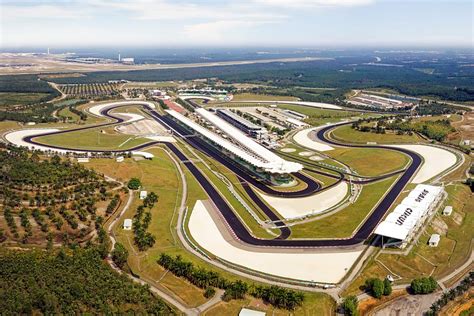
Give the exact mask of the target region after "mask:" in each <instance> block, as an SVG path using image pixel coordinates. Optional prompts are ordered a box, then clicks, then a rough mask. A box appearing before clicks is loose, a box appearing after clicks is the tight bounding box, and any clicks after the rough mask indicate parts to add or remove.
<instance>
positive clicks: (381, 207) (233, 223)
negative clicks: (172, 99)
mask: <svg viewBox="0 0 474 316" xmlns="http://www.w3.org/2000/svg"><path fill="white" fill-rule="evenodd" d="M114 108H116V107H114ZM145 108H147V110H148V111H149V113H150V114H151V116H152V117H153V118H154V119H155V120H156V121H158V122H159V123H162V124H163V123H164V124H165V125H168V126H169V127H170V128H172V129H174V128H176V129H175V131H177V132H178V133H180V130H181V131H183V132H185V129H184V128H182V127H181V126H179V125H178V124H177V123H176V122H175V121H173V120H172V119H171V118H170V117H168V116H162V115H160V114H159V113H158V112H156V111H155V110H154V109H152V108H150V107H148V106H145ZM111 110H112V108H107V109H104V110H103V111H102V112H101V114H103V115H105V116H107V117H109V118H112V119H114V120H116V121H115V122H113V123H105V124H101V125H98V126H97V125H96V126H87V127H82V128H78V129H74V130H65V131H56V132H51V133H47V134H41V135H37V136H35V135H32V136H28V137H25V138H24V141H26V142H29V143H31V144H34V145H42V146H48V147H51V148H55V149H61V150H71V151H73V150H74V151H76V149H70V148H64V147H60V146H50V145H44V144H42V143H38V142H36V141H35V140H34V138H35V137H38V136H46V135H53V134H62V133H67V132H71V131H78V130H85V129H89V128H97V127H102V126H108V125H113V124H117V123H122V122H123V121H124V120H123V119H121V118H119V117H115V116H113V115H112V114H110V113H109V112H110V111H111ZM343 124H348V123H341V124H337V125H333V126H328V127H325V128H323V129H321V130H319V131H318V133H317V137H318V138H319V139H320V140H322V141H325V142H327V143H329V144H332V145H336V146H343V147H354V148H382V149H386V150H394V151H399V152H402V153H404V154H406V155H408V156H409V157H410V158H411V159H412V162H411V164H410V165H409V166H408V168H406V169H405V171H404V172H403V174H402V175H401V176H400V177H399V178H398V180H397V181H396V182H395V184H394V185H393V186H392V188H391V189H390V190H389V192H388V193H387V194H386V195H385V196H384V198H383V199H382V200H381V201H380V203H379V204H378V205H377V206H376V207H375V209H374V210H373V212H372V213H371V214H370V215H369V217H368V218H367V220H366V221H365V222H364V223H363V224H362V225H361V227H360V228H359V229H358V230H357V232H356V233H355V234H354V235H353V236H352V237H350V238H343V239H304V240H300V239H286V238H288V236H289V233H288V231H289V229H288V228H286V227H281V231H282V233H281V235H280V236H279V237H277V238H275V239H260V238H256V237H254V236H253V235H252V234H251V233H250V232H249V231H248V230H247V229H246V227H245V226H244V224H243V223H242V222H241V221H240V220H239V218H238V217H237V215H236V214H235V213H234V211H233V210H232V209H231V207H230V206H229V204H228V203H227V201H225V200H224V198H223V197H222V196H221V195H220V194H219V192H218V191H217V190H216V188H215V187H214V186H213V185H212V184H211V183H210V182H209V180H208V179H207V178H206V177H205V176H204V175H203V174H202V173H201V171H200V170H199V169H198V168H197V167H196V166H195V165H194V163H193V162H192V161H190V160H189V159H188V158H187V157H186V156H185V155H184V154H183V153H182V152H181V151H180V150H179V149H178V148H177V147H176V146H175V145H174V144H172V143H164V144H165V145H166V146H167V147H168V148H169V149H170V150H171V151H172V152H173V153H174V154H175V155H176V157H178V159H179V160H180V161H181V162H182V163H183V164H184V165H185V166H186V167H187V168H188V169H189V171H190V172H191V173H192V174H193V176H194V177H195V178H196V180H197V181H198V182H199V184H200V185H201V186H202V188H203V189H204V190H205V191H206V192H207V194H208V196H209V197H210V199H211V200H212V201H213V202H214V204H215V206H216V207H217V209H218V210H219V211H220V213H221V214H222V216H223V218H224V219H225V221H226V222H227V225H228V227H229V228H230V229H231V230H232V231H233V233H234V235H235V236H236V237H237V238H238V239H240V241H242V242H244V243H247V244H249V245H253V246H261V247H282V248H318V247H347V246H355V245H358V244H361V243H363V242H364V241H366V240H367V239H368V238H369V237H370V236H371V234H372V232H373V230H374V229H375V227H376V226H377V224H378V223H379V221H380V220H381V219H382V218H383V216H384V215H385V213H386V212H387V211H388V209H389V208H390V206H391V205H392V204H393V202H394V201H395V199H396V198H397V197H398V195H399V194H400V193H401V191H402V190H403V188H404V187H405V186H406V184H407V183H408V182H409V181H410V179H411V178H412V177H413V175H414V174H415V172H416V171H417V170H418V168H419V167H420V165H421V164H422V159H421V158H420V156H418V155H417V154H415V153H413V152H411V151H409V150H406V149H402V148H392V147H386V146H378V145H352V144H350V145H348V144H342V143H338V142H335V141H333V140H330V139H328V138H327V137H326V133H327V132H328V131H330V130H331V129H333V128H336V127H338V126H340V125H343ZM183 136H184V137H183V138H184V139H185V140H186V141H188V142H189V140H190V139H192V140H193V141H194V140H195V139H198V138H197V137H194V136H189V134H187V133H185V134H184V135H183ZM187 136H188V137H187ZM156 143H160V142H156V141H155V142H150V143H146V144H142V145H139V146H136V147H134V148H130V149H127V150H125V152H127V151H132V150H139V149H143V148H146V147H149V146H150V145H153V144H156ZM190 143H192V144H195V143H194V142H192V141H191V142H190ZM197 145H198V146H199V144H197ZM77 151H84V152H85V150H77ZM87 151H95V152H103V150H87ZM111 152H124V150H120V151H111ZM212 156H213V155H212ZM221 156H222V155H219V157H221ZM221 158H222V157H221ZM225 160H227V159H225ZM231 170H235V169H231ZM238 171H239V172H240V171H241V170H238ZM238 175H239V174H238ZM239 176H242V178H243V179H245V177H246V176H248V174H247V173H244V174H240V175H239ZM248 177H250V176H248ZM250 178H252V177H250ZM245 180H247V179H245ZM254 180H255V179H254ZM244 188H245V186H244ZM306 189H307V188H306ZM312 189H314V188H312ZM250 191H252V192H253V190H251V189H250ZM247 192H249V191H247ZM276 192H278V191H276ZM278 193H283V192H278ZM255 195H256V194H255ZM285 196H286V195H285ZM259 200H260V199H257V200H256V203H257V205H259V202H258V201H259ZM260 202H261V201H260ZM261 203H262V202H261ZM262 204H263V203H262ZM259 206H260V205H259ZM273 216H276V215H275V214H273ZM286 229H288V231H286Z"/></svg>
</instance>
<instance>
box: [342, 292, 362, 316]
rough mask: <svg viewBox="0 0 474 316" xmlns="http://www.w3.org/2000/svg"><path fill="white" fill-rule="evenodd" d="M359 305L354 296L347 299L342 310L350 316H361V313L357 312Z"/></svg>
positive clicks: (343, 302)
mask: <svg viewBox="0 0 474 316" xmlns="http://www.w3.org/2000/svg"><path fill="white" fill-rule="evenodd" d="M358 305H359V302H358V300H357V297H355V296H353V295H351V296H348V297H345V298H344V300H343V301H342V308H343V309H344V314H345V315H349V316H357V315H359V312H358V311H357V307H358Z"/></svg>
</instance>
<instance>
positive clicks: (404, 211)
mask: <svg viewBox="0 0 474 316" xmlns="http://www.w3.org/2000/svg"><path fill="white" fill-rule="evenodd" d="M443 192H444V189H443V188H442V187H439V186H431V185H425V184H419V185H417V186H416V188H415V189H414V190H412V191H411V192H410V194H408V196H407V197H406V198H404V199H403V201H402V203H400V204H399V205H397V207H395V209H394V210H393V211H392V212H391V213H390V214H388V215H387V217H386V218H385V219H384V220H383V221H382V222H381V223H380V224H379V225H378V226H377V228H376V229H375V234H377V235H380V236H382V244H383V246H384V247H385V246H398V247H400V248H404V247H405V246H406V245H407V243H408V242H410V240H412V239H413V237H414V236H415V234H416V232H417V231H418V230H419V228H420V227H421V226H422V225H423V223H424V222H425V221H426V219H427V218H428V217H429V216H430V215H431V214H432V213H433V211H434V210H435V209H436V207H437V205H438V204H439V202H440V201H441V199H442V197H443V195H444V194H443Z"/></svg>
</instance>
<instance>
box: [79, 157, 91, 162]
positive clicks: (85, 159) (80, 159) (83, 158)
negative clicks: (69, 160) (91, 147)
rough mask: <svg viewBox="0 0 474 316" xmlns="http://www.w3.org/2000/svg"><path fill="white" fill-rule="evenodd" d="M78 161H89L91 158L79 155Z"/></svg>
mask: <svg viewBox="0 0 474 316" xmlns="http://www.w3.org/2000/svg"><path fill="white" fill-rule="evenodd" d="M77 162H80V163H84V162H89V158H85V157H79V158H77Z"/></svg>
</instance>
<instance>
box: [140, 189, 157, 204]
mask: <svg viewBox="0 0 474 316" xmlns="http://www.w3.org/2000/svg"><path fill="white" fill-rule="evenodd" d="M156 202H158V195H157V194H156V193H155V192H150V194H148V195H147V197H146V198H145V200H143V205H144V206H145V207H149V208H152V207H153V206H154V205H155V203H156Z"/></svg>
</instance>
